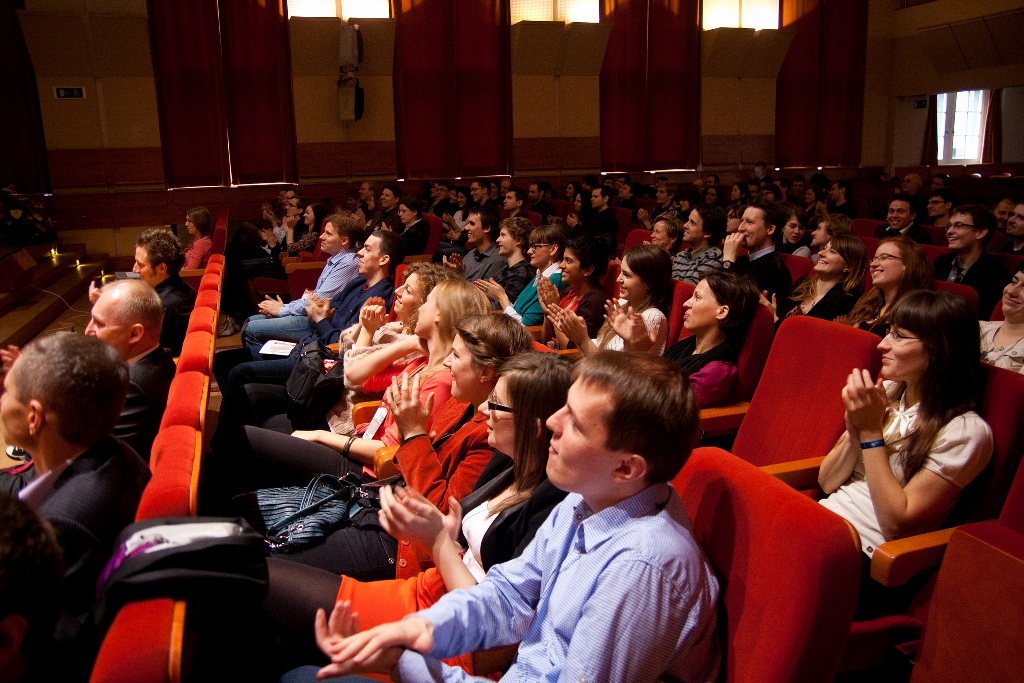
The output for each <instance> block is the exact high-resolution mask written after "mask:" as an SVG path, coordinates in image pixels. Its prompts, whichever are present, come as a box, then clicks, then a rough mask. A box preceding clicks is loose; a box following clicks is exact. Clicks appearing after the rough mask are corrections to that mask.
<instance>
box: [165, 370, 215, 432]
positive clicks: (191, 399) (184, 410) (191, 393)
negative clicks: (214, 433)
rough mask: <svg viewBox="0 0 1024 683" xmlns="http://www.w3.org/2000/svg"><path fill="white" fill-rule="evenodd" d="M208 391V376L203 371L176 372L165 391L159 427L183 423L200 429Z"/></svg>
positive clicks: (204, 418) (203, 418) (204, 416)
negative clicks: (164, 406)
mask: <svg viewBox="0 0 1024 683" xmlns="http://www.w3.org/2000/svg"><path fill="white" fill-rule="evenodd" d="M209 391H210V378H209V377H208V376H207V375H206V373H205V372H200V371H197V370H188V371H184V372H178V373H177V374H176V375H175V376H174V379H173V380H172V381H171V387H170V389H169V391H168V392H167V407H166V408H164V415H163V418H162V419H161V420H160V429H163V428H165V427H169V426H171V425H185V426H186V427H192V428H193V429H196V430H199V431H202V429H203V423H204V422H205V421H206V415H205V412H206V399H207V397H208V396H209Z"/></svg>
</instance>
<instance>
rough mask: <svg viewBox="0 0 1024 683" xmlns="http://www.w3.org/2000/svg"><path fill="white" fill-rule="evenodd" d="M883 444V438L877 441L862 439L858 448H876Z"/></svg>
mask: <svg viewBox="0 0 1024 683" xmlns="http://www.w3.org/2000/svg"><path fill="white" fill-rule="evenodd" d="M884 445H885V439H878V440H877V441H862V442H861V444H860V449H861V450H862V451H863V450H867V449H868V448H878V447H879V446H884Z"/></svg>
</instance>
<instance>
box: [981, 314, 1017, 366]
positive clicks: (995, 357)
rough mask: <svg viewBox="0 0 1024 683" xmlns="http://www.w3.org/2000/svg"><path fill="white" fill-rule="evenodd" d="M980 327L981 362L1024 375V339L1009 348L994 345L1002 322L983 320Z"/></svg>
mask: <svg viewBox="0 0 1024 683" xmlns="http://www.w3.org/2000/svg"><path fill="white" fill-rule="evenodd" d="M978 324H979V325H981V360H982V362H984V363H988V364H989V365H994V366H996V367H997V368H1006V369H1007V370H1012V371H1013V372H1020V373H1024V338H1021V339H1018V340H1017V341H1016V342H1014V343H1013V344H1010V345H1009V346H999V347H997V346H996V344H995V338H996V334H998V332H999V328H1000V327H1002V326H1003V321H1002V320H992V321H987V320H983V321H981V322H980V323H978Z"/></svg>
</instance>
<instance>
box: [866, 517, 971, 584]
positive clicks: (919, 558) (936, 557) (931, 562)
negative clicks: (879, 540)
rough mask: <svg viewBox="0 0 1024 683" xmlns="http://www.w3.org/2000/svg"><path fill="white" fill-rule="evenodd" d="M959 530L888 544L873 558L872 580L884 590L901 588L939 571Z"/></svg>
mask: <svg viewBox="0 0 1024 683" xmlns="http://www.w3.org/2000/svg"><path fill="white" fill-rule="evenodd" d="M954 531H956V527H949V528H948V529H939V530H938V531H931V532H929V533H926V534H918V535H917V536H908V537H907V538H900V539H897V540H895V541H889V542H887V543H883V544H882V545H880V546H878V547H877V548H875V553H874V554H873V555H872V556H871V578H873V579H874V580H875V581H877V582H878V583H880V584H882V585H883V586H888V587H892V586H902V585H903V584H905V583H906V582H907V581H909V580H910V579H911V578H913V577H914V576H916V575H917V574H920V573H921V572H923V571H927V570H929V569H937V568H938V566H939V564H940V563H941V562H942V556H943V555H944V554H945V553H946V544H947V543H949V537H950V536H952V535H953V532H954Z"/></svg>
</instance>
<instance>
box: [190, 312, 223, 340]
mask: <svg viewBox="0 0 1024 683" xmlns="http://www.w3.org/2000/svg"><path fill="white" fill-rule="evenodd" d="M216 331H217V311H215V310H213V309H212V308H207V307H206V306H202V307H200V308H193V309H192V315H190V316H189V317H188V328H187V329H186V330H185V334H186V335H188V334H189V333H190V332H209V333H210V334H214V333H215V332H216Z"/></svg>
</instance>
